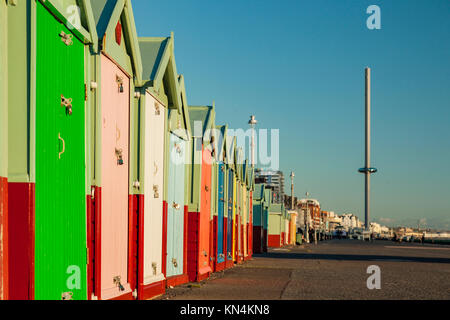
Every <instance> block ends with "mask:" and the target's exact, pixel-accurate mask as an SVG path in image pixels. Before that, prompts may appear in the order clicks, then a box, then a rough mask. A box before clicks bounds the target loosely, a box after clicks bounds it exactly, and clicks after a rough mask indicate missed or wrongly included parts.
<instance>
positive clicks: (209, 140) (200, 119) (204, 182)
mask: <svg viewBox="0 0 450 320" xmlns="http://www.w3.org/2000/svg"><path fill="white" fill-rule="evenodd" d="M188 110H189V118H190V121H191V128H192V152H191V163H192V166H191V167H190V169H191V172H190V174H189V175H190V181H191V194H190V200H189V223H188V230H189V236H188V247H189V248H188V274H189V280H190V281H201V280H204V279H206V278H208V277H209V275H210V274H211V272H212V268H211V259H210V254H211V251H210V246H211V229H210V228H211V199H212V197H211V194H212V192H213V191H212V189H211V183H212V179H211V175H212V163H213V160H212V157H213V153H215V150H214V143H213V142H214V138H213V131H212V130H211V129H214V116H215V111H214V106H189V109H188Z"/></svg>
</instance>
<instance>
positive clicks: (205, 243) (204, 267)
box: [198, 148, 212, 276]
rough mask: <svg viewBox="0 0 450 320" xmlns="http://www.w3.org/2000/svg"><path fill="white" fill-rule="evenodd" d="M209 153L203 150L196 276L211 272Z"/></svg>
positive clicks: (205, 149)
mask: <svg viewBox="0 0 450 320" xmlns="http://www.w3.org/2000/svg"><path fill="white" fill-rule="evenodd" d="M211 163H212V157H211V151H210V150H209V149H207V148H204V149H203V161H202V178H201V179H202V180H201V181H202V183H201V206H200V223H199V224H200V230H199V245H200V247H199V252H198V254H199V259H198V263H199V268H198V275H199V276H201V275H204V274H206V273H208V272H211V271H212V270H211V267H210V266H209V263H210V261H209V244H210V243H209V231H210V230H209V228H210V220H211V192H212V190H211V174H212V172H211Z"/></svg>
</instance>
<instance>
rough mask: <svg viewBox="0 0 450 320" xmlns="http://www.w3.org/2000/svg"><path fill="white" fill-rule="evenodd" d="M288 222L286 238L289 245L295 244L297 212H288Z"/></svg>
mask: <svg viewBox="0 0 450 320" xmlns="http://www.w3.org/2000/svg"><path fill="white" fill-rule="evenodd" d="M289 214H290V220H289V237H288V239H289V240H288V243H289V244H295V242H296V235H297V216H298V213H297V211H294V210H290V211H289Z"/></svg>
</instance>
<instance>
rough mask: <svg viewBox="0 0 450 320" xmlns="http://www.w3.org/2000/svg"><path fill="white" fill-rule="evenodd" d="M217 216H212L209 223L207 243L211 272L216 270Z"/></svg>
mask: <svg viewBox="0 0 450 320" xmlns="http://www.w3.org/2000/svg"><path fill="white" fill-rule="evenodd" d="M217 218H218V217H217V216H213V220H211V224H210V236H211V241H210V244H209V248H210V253H209V257H210V261H211V263H210V266H211V269H212V271H213V272H216V266H217V257H216V256H217V246H218V239H217Z"/></svg>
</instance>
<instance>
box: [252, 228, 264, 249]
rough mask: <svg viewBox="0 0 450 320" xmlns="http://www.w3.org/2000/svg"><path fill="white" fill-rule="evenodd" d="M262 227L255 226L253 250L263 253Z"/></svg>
mask: <svg viewBox="0 0 450 320" xmlns="http://www.w3.org/2000/svg"><path fill="white" fill-rule="evenodd" d="M262 237H263V236H262V227H260V226H253V252H254V253H262Z"/></svg>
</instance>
